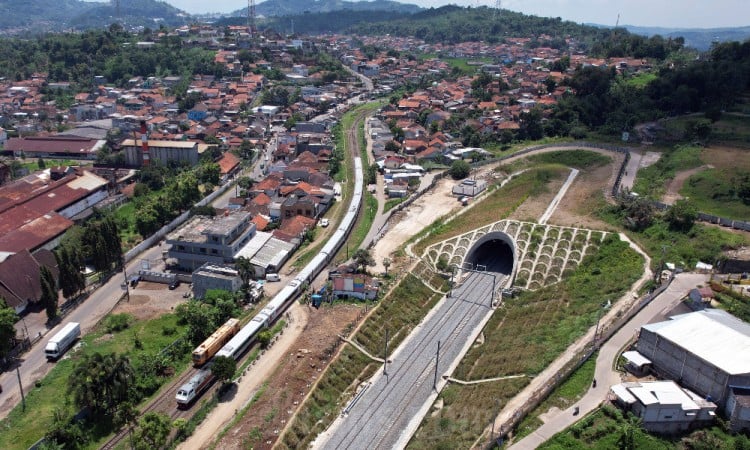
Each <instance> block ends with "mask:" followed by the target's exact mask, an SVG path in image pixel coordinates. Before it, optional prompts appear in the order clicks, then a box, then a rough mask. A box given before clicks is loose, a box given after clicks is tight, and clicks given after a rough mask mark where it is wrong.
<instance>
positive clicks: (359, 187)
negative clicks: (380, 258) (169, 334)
mask: <svg viewBox="0 0 750 450" xmlns="http://www.w3.org/2000/svg"><path fill="white" fill-rule="evenodd" d="M363 193H364V173H363V170H362V159H361V158H359V157H356V158H354V193H353V195H352V199H351V203H350V204H349V209H348V210H347V212H346V214H345V215H344V218H343V219H342V220H341V223H340V224H339V227H338V228H337V229H336V231H335V232H334V233H333V235H332V236H331V237H330V239H329V240H328V242H326V244H325V245H324V246H323V248H322V249H321V251H320V253H318V254H317V255H316V256H315V257H314V258H313V259H312V260H311V261H310V262H309V263H308V264H307V265H306V266H305V267H304V268H303V269H302V270H301V271H300V272H299V273H298V274H297V276H296V277H295V278H294V279H293V280H292V281H290V282H289V284H288V285H286V286H284V287H283V288H282V289H281V291H279V293H278V294H276V296H275V297H274V298H273V299H272V300H271V301H270V302H268V304H267V305H266V307H265V308H263V310H262V311H261V312H259V313H258V314H257V315H256V316H255V317H254V318H253V320H251V321H250V322H248V324H247V325H245V326H244V327H242V328H241V329H240V330H239V332H237V334H236V335H234V337H233V338H232V339H230V340H229V342H227V343H226V344H225V345H224V346H223V347H221V349H220V350H219V351H218V352H216V356H227V357H230V358H234V359H235V360H237V359H239V358H240V356H242V354H243V353H244V352H245V350H247V348H248V347H249V346H250V344H251V343H252V342H253V341H254V339H255V337H256V336H257V334H258V333H259V332H260V331H261V330H263V328H265V327H267V326H268V325H270V324H271V323H273V322H274V321H275V320H276V319H277V318H278V317H279V316H280V315H281V314H282V313H283V312H284V311H286V308H287V307H288V306H289V305H290V304H291V303H292V302H293V301H294V299H295V298H297V295H299V294H301V289H302V288H303V286H306V285H308V284H309V283H311V282H312V280H313V279H314V278H315V276H316V275H317V274H318V273H320V271H322V270H323V269H324V268H325V267H326V265H327V264H328V263H329V262H330V261H331V258H333V256H335V255H336V252H337V251H338V250H339V248H341V246H342V245H343V243H344V241H346V238H347V237H348V236H349V233H350V232H351V230H352V227H353V226H354V223H355V222H356V220H357V213H358V212H359V209H360V208H361V206H362V198H363ZM185 386H187V385H185ZM185 386H183V387H181V388H180V391H178V395H177V401H178V403H180V404H185V403H184V402H185V398H186V397H185V395H182V396H181V395H180V394H179V392H181V391H183V389H184V388H185ZM197 394H199V392H197V393H196V394H194V395H197ZM181 398H182V399H183V400H182V403H181V400H180V399H181ZM190 401H192V398H190V400H188V403H189V402H190Z"/></svg>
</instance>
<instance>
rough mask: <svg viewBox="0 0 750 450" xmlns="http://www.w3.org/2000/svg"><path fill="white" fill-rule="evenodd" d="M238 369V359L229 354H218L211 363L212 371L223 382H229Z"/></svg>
mask: <svg viewBox="0 0 750 450" xmlns="http://www.w3.org/2000/svg"><path fill="white" fill-rule="evenodd" d="M236 370H237V361H235V360H234V358H229V357H228V356H217V357H216V358H214V361H213V363H212V364H211V373H212V374H213V375H214V376H215V377H216V379H217V380H219V381H221V382H222V383H224V384H226V383H228V382H229V381H230V380H231V379H232V377H233V376H234V372H235V371H236Z"/></svg>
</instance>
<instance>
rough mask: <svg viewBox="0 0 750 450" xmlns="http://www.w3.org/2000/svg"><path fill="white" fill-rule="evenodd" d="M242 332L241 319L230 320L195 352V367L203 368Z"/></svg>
mask: <svg viewBox="0 0 750 450" xmlns="http://www.w3.org/2000/svg"><path fill="white" fill-rule="evenodd" d="M239 330H240V321H239V319H234V318H232V319H229V320H227V321H226V323H224V325H222V326H220V327H219V328H218V329H217V330H216V331H214V333H213V334H212V335H211V336H209V337H208V338H207V339H206V340H205V341H203V343H202V344H201V345H199V346H198V347H196V348H195V350H193V365H195V366H201V365H203V364H205V363H206V362H208V360H209V359H211V358H212V357H213V356H214V355H215V354H216V352H218V351H219V350H220V349H221V347H223V346H224V344H226V343H227V342H228V341H229V340H230V339H231V338H232V336H234V335H235V334H237V332H238V331H239Z"/></svg>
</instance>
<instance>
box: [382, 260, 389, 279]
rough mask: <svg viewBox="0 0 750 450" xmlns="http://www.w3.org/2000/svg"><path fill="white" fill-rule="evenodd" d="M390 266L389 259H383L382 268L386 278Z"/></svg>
mask: <svg viewBox="0 0 750 450" xmlns="http://www.w3.org/2000/svg"><path fill="white" fill-rule="evenodd" d="M390 266H391V259H390V258H383V267H385V276H388V268H389V267H390Z"/></svg>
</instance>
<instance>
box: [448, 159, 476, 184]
mask: <svg viewBox="0 0 750 450" xmlns="http://www.w3.org/2000/svg"><path fill="white" fill-rule="evenodd" d="M448 173H449V174H450V176H451V177H453V179H454V180H460V179H463V178H466V177H468V176H469V173H471V166H469V163H467V162H466V161H464V160H462V159H459V160H458V161H453V164H451V168H450V169H449V170H448Z"/></svg>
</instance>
